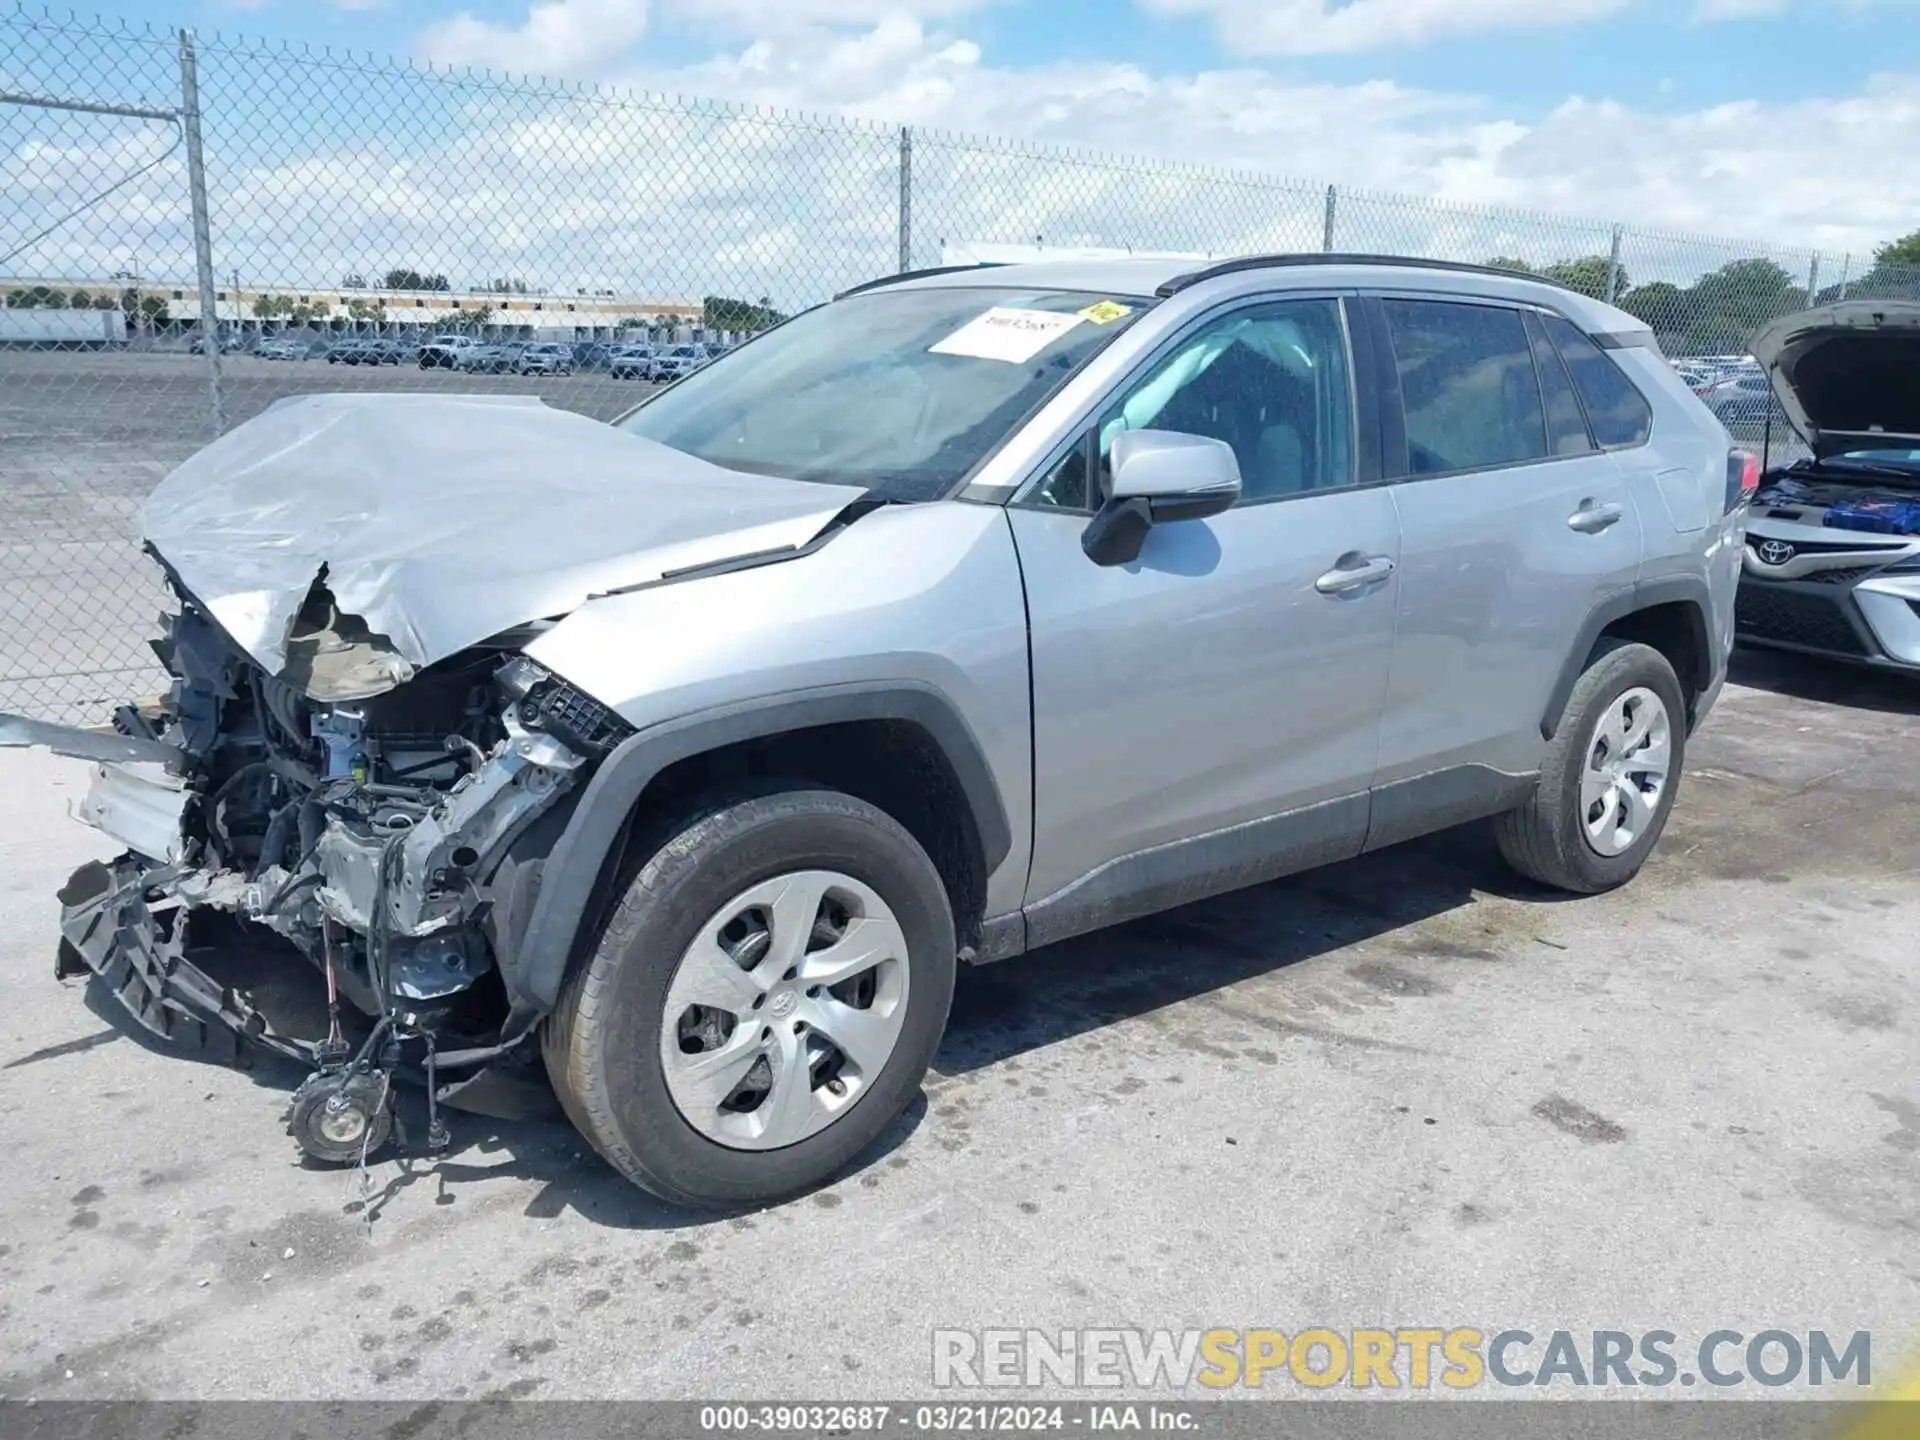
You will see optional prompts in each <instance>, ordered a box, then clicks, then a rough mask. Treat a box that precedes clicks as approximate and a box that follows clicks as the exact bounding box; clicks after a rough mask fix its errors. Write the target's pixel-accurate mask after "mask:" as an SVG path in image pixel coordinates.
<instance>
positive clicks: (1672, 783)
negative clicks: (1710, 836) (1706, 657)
mask: <svg viewBox="0 0 1920 1440" xmlns="http://www.w3.org/2000/svg"><path fill="white" fill-rule="evenodd" d="M1634 690H1646V691H1651V692H1652V693H1653V694H1654V695H1656V696H1658V697H1659V700H1660V702H1661V704H1662V705H1663V706H1664V707H1665V710H1666V717H1667V721H1668V724H1667V746H1668V760H1667V766H1666V776H1665V783H1664V785H1663V786H1662V787H1661V790H1660V793H1659V796H1658V799H1657V800H1656V801H1655V802H1654V805H1653V813H1652V817H1651V819H1650V821H1649V822H1648V823H1646V824H1645V825H1644V826H1643V827H1642V828H1640V829H1639V830H1638V832H1637V833H1636V834H1635V835H1634V837H1633V839H1632V843H1631V844H1628V845H1626V846H1625V848H1624V849H1622V850H1620V851H1619V852H1618V853H1617V854H1606V853H1603V851H1602V850H1601V849H1599V848H1596V845H1595V843H1594V842H1593V841H1591V840H1590V839H1589V837H1588V833H1587V826H1586V823H1585V822H1586V809H1587V807H1586V805H1585V804H1584V803H1583V795H1582V779H1583V774H1584V773H1585V770H1586V766H1587V762H1588V760H1589V757H1591V756H1593V755H1594V754H1595V747H1596V745H1597V744H1598V742H1599V739H1600V727H1601V725H1602V723H1603V722H1604V721H1606V720H1607V718H1608V716H1609V714H1610V712H1611V710H1612V707H1614V706H1615V705H1616V704H1617V703H1618V702H1619V701H1620V700H1621V699H1622V697H1624V696H1626V695H1628V693H1629V692H1631V691H1634ZM1686 730H1687V708H1686V699H1685V697H1684V695H1683V694H1682V692H1681V689H1680V681H1679V679H1678V678H1677V677H1676V676H1675V675H1674V672H1673V666H1672V665H1671V664H1669V663H1668V661H1667V658H1666V656H1664V655H1662V654H1661V653H1660V652H1659V651H1658V650H1655V649H1654V648H1653V647H1652V646H1649V645H1641V644H1636V643H1634V642H1631V641H1626V640H1614V639H1606V640H1602V641H1601V642H1600V643H1599V644H1598V645H1596V646H1595V647H1594V650H1593V655H1592V657H1591V658H1590V659H1589V660H1588V662H1587V668H1586V669H1585V670H1584V671H1582V672H1581V675H1580V678H1579V680H1578V681H1577V682H1576V683H1575V684H1574V687H1573V693H1572V694H1571V695H1569V696H1568V697H1567V708H1566V713H1565V714H1564V715H1563V716H1562V718H1561V722H1560V726H1559V729H1558V730H1556V731H1555V733H1554V737H1553V741H1552V743H1551V744H1549V745H1548V746H1547V753H1546V757H1545V759H1544V760H1543V761H1542V763H1541V766H1540V778H1539V781H1538V782H1537V783H1536V785H1535V787H1534V793H1533V797H1532V799H1531V800H1529V801H1528V802H1527V803H1526V804H1524V805H1522V806H1520V807H1519V808H1517V809H1515V810H1510V811H1508V812H1507V813H1506V814H1504V815H1500V816H1497V817H1496V818H1495V820H1494V825H1493V830H1494V838H1495V840H1496V841H1497V842H1498V844H1499V846H1500V853H1501V854H1502V855H1503V856H1504V857H1505V858H1506V861H1507V863H1508V864H1509V865H1511V866H1512V867H1513V868H1514V869H1515V870H1517V871H1519V872H1520V873H1521V874H1522V875H1524V876H1526V877H1527V878H1528V879H1531V880H1537V881H1539V882H1540V883H1541V884H1543V885H1551V886H1553V887H1554V888H1555V889H1558V890H1567V891H1571V892H1573V893H1574V894H1578V895H1597V894H1600V893H1601V892H1602V891H1606V890H1612V889H1614V888H1616V887H1618V886H1621V885H1624V884H1626V883H1627V881H1629V880H1631V879H1632V878H1633V877H1634V876H1635V875H1637V874H1639V872H1640V867H1641V866H1642V865H1644V864H1645V863H1646V859H1647V856H1648V855H1650V854H1651V853H1652V852H1653V847H1654V846H1655V845H1657V844H1658V843H1659V841H1660V835H1661V832H1662V831H1664V830H1665V829H1666V825H1667V817H1668V816H1669V815H1671V814H1672V813H1673V805H1674V801H1675V799H1676V798H1677V797H1678V795H1679V793H1680V777H1681V775H1682V773H1683V770H1684V767H1685V764H1686V745H1687V733H1686Z"/></svg>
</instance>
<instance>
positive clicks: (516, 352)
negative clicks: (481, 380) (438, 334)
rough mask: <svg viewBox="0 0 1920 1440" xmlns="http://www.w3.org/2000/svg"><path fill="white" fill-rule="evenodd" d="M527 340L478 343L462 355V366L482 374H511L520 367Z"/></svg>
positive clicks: (464, 368)
mask: <svg viewBox="0 0 1920 1440" xmlns="http://www.w3.org/2000/svg"><path fill="white" fill-rule="evenodd" d="M527 343H528V342H527V341H525V340H502V341H496V342H495V343H493V344H491V345H476V346H475V347H474V348H473V349H471V350H468V351H465V352H463V353H462V354H461V356H460V362H459V363H460V368H461V369H462V370H466V371H470V372H473V373H475V374H480V375H510V374H512V373H513V372H514V371H515V370H517V369H518V368H519V365H520V352H521V351H523V350H525V349H526V348H527Z"/></svg>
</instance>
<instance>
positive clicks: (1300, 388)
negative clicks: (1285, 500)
mask: <svg viewBox="0 0 1920 1440" xmlns="http://www.w3.org/2000/svg"><path fill="white" fill-rule="evenodd" d="M1122 430H1177V431H1180V432H1181V433H1183V434H1187V435H1206V436H1209V437H1211V438H1212V439H1215V440H1224V441H1225V442H1226V443H1227V444H1229V445H1231V446H1232V447H1233V453H1234V455H1235V456H1236V457H1237V458H1238V459H1239V461H1240V495H1241V501H1242V503H1245V502H1247V501H1251V500H1270V499H1273V498H1275V497H1278V496H1285V495H1299V494H1303V493H1305V492H1307V491H1311V490H1331V489H1336V488H1338V487H1339V486H1342V485H1349V484H1351V483H1352V482H1353V397H1352V390H1351V385H1350V383H1349V380H1348V369H1347V338H1346V330H1345V327H1344V326H1343V325H1342V323H1341V318H1340V302H1339V301H1338V300H1289V301H1282V302H1278V303H1275V304H1271V305H1261V306H1257V307H1254V308H1250V309H1246V310H1237V311H1235V312H1234V313H1233V314H1231V315H1228V316H1226V317H1224V318H1222V319H1220V320H1216V321H1214V322H1213V323H1211V324H1209V325H1204V326H1202V327H1201V328H1200V329H1199V330H1197V331H1196V332H1194V333H1193V334H1192V335H1190V336H1188V337H1187V338H1186V339H1185V340H1183V341H1181V342H1180V343H1179V344H1178V345H1177V346H1176V347H1175V349H1174V351H1173V353H1172V354H1170V355H1167V356H1164V357H1163V358H1162V359H1160V360H1159V361H1158V362H1157V363H1156V364H1155V365H1154V366H1153V368H1152V369H1151V370H1150V371H1148V372H1147V375H1146V377H1145V378H1144V379H1142V380H1140V381H1138V382H1136V383H1134V384H1133V385H1131V386H1130V387H1129V388H1128V390H1127V391H1126V394H1125V396H1124V398H1123V399H1121V400H1120V401H1119V403H1118V404H1116V405H1114V406H1113V407H1112V408H1111V409H1109V410H1108V411H1107V413H1106V416H1105V417H1104V418H1103V419H1102V421H1101V423H1100V452H1099V453H1100V468H1101V471H1102V473H1103V475H1104V472H1105V470H1106V461H1107V456H1108V454H1109V452H1110V451H1111V450H1112V447H1113V437H1114V436H1116V435H1118V434H1119V433H1120V432H1121V431H1122Z"/></svg>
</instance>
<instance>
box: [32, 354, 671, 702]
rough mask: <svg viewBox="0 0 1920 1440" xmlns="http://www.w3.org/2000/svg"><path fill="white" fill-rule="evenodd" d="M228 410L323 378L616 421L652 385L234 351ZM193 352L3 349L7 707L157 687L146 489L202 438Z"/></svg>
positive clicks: (201, 400)
mask: <svg viewBox="0 0 1920 1440" xmlns="http://www.w3.org/2000/svg"><path fill="white" fill-rule="evenodd" d="M222 363H223V366H224V370H225V376H224V378H225V403H226V409H227V415H228V418H229V421H230V422H232V423H238V422H240V421H242V420H247V419H251V418H252V417H253V416H255V415H257V414H259V413H260V412H261V411H262V410H264V409H266V407H267V406H269V405H271V404H272V403H273V402H274V401H276V400H279V399H282V398H283V397H285V396H288V395H298V394H303V393H306V392H309V391H315V390H365V391H415V392H423V391H440V392H445V391H450V390H460V391H482V392H486V393H492V394H537V395H539V396H541V397H542V398H543V399H545V400H546V401H547V403H548V404H550V405H555V406H558V407H559V408H561V409H565V410H575V411H578V412H580V413H581V414H583V415H593V416H596V417H598V418H600V419H603V420H608V419H612V418H613V417H614V416H616V415H618V414H619V413H620V412H621V411H623V410H625V409H627V408H628V407H629V406H630V405H632V404H633V403H634V402H635V401H636V400H638V399H640V398H641V397H642V396H643V395H645V394H647V393H648V392H649V390H650V389H651V387H650V386H647V385H643V384H640V383H638V382H635V381H631V380H615V379H613V378H611V377H610V376H608V375H607V374H605V373H604V372H600V373H585V374H579V375H566V376H519V375H462V374H459V373H457V372H454V371H449V370H420V369H418V368H416V367H414V366H367V365H329V364H327V363H326V362H324V361H320V360H306V361H273V360H258V359H255V358H254V357H252V356H250V355H230V356H225V357H223V360H222ZM206 375H207V371H206V361H205V360H204V359H202V358H201V357H199V356H197V355H182V354H121V353H115V354H108V353H100V352H89V351H56V352H45V353H41V352H31V351H5V350H0V710H27V711H31V712H32V713H34V714H37V715H43V716H46V717H47V718H50V719H59V720H74V721H91V720H92V719H95V718H97V717H98V716H99V715H100V714H101V713H102V712H103V710H104V709H105V708H107V707H109V706H111V705H112V704H114V703H116V702H117V701H118V700H119V699H121V698H124V697H125V696H126V695H128V694H137V693H140V692H142V691H144V690H151V689H153V688H155V687H157V686H158V685H160V684H161V683H162V676H161V674H160V672H159V671H158V670H157V669H156V668H155V667H154V664H153V656H152V654H151V653H150V652H149V651H148V650H147V648H146V637H147V636H148V635H150V634H151V633H152V632H153V617H154V615H155V614H156V613H157V612H158V611H159V609H160V608H161V606H162V604H163V603H164V599H165V596H164V587H163V586H162V585H161V583H160V578H159V575H158V572H157V571H155V569H154V568H153V567H152V566H151V565H150V564H149V563H148V562H147V561H146V560H145V559H144V558H143V557H142V556H141V554H140V548H139V541H140V537H139V523H138V511H139V505H140V501H141V500H142V499H143V498H144V497H145V495H146V493H147V492H148V491H149V490H151V489H152V488H153V486H154V484H155V482H157V481H158V480H159V479H160V478H161V476H163V475H165V474H166V473H167V472H168V471H169V470H171V469H173V467H174V466H176V465H178V464H179V463H180V462H181V461H182V460H185V459H186V458H187V457H188V456H189V455H191V454H192V453H193V452H194V451H195V450H197V449H199V448H200V447H201V446H202V445H204V444H206V443H207V441H208V439H209V438H211V437H210V433H209V430H208V425H207V415H208V403H207V378H206Z"/></svg>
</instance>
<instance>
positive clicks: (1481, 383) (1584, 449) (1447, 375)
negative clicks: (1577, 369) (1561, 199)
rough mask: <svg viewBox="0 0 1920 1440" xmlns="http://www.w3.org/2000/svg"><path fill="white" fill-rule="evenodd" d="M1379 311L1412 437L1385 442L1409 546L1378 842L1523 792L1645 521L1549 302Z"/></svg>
mask: <svg viewBox="0 0 1920 1440" xmlns="http://www.w3.org/2000/svg"><path fill="white" fill-rule="evenodd" d="M1370 313H1371V315H1372V317H1373V321H1374V325H1375V333H1376V335H1377V337H1378V339H1379V342H1380V345H1381V348H1382V351H1383V353H1384V354H1385V355H1387V356H1388V357H1390V367H1391V368H1390V373H1389V374H1388V375H1386V376H1385V377H1384V382H1385V384H1386V386H1387V387H1388V389H1389V391H1390V398H1391V400H1393V401H1397V407H1396V408H1397V412H1398V416H1399V420H1400V425H1399V427H1398V428H1399V429H1400V430H1401V431H1402V432H1403V433H1401V434H1399V435H1392V434H1390V435H1389V437H1388V439H1387V440H1386V441H1384V442H1383V447H1384V448H1385V449H1386V450H1387V451H1388V454H1387V456H1386V459H1385V461H1384V463H1385V465H1386V467H1387V469H1388V473H1389V474H1390V475H1392V476H1393V477H1394V478H1393V479H1392V480H1391V483H1390V485H1389V487H1388V488H1389V493H1390V494H1391V495H1392V497H1393V502H1394V507H1395V511H1396V514H1397V515H1398V518H1399V525H1400V533H1401V555H1400V593H1399V598H1398V617H1397V618H1398V623H1397V630H1396V635H1395V640H1394V651H1393V665H1392V673H1391V677H1390V679H1389V681H1388V688H1387V702H1386V708H1385V713H1384V716H1383V719H1382V722H1381V730H1380V763H1379V771H1378V776H1377V779H1376V788H1375V794H1374V821H1373V826H1372V830H1371V832H1370V834H1369V836H1368V845H1369V847H1374V846H1378V845H1382V844H1390V843H1393V842H1394V841H1396V840H1399V839H1404V838H1406V837H1407V835H1409V834H1413V833H1418V832H1419V831H1421V830H1424V829H1430V828H1433V827H1434V826H1435V825H1437V824H1439V823H1445V822H1447V821H1450V820H1454V819H1467V818H1471V817H1472V816H1473V815H1475V814H1484V813H1488V812H1490V811H1491V810H1493V809H1497V808H1501V807H1502V806H1504V805H1505V804H1506V803H1508V802H1509V801H1510V800H1511V799H1512V798H1513V797H1514V794H1515V792H1516V789H1517V783H1518V777H1524V776H1526V775H1527V774H1529V773H1530V772H1532V771H1533V770H1535V769H1536V768H1537V766H1538V764H1539V760H1540V755H1541V752H1542V750H1543V748H1544V740H1543V737H1542V734H1541V723H1542V719H1543V716H1544V715H1545V713H1546V711H1547V709H1548V704H1549V700H1550V698H1551V697H1552V695H1553V694H1554V692H1555V689H1556V687H1557V685H1558V684H1559V682H1560V677H1561V675H1562V672H1563V670H1564V669H1565V667H1566V665H1567V663H1568V659H1569V656H1570V654H1571V652H1572V651H1573V650H1574V649H1576V648H1578V647H1580V646H1581V645H1583V644H1584V643H1585V642H1584V641H1583V639H1582V633H1583V630H1584V628H1585V627H1586V624H1587V620H1588V617H1589V616H1590V615H1592V614H1593V612H1594V610H1595V609H1596V608H1597V607H1598V606H1599V604H1600V603H1601V602H1602V601H1603V600H1605V599H1607V598H1608V597H1610V596H1612V595H1614V594H1616V593H1618V592H1621V591H1625V590H1630V589H1631V588H1632V586H1633V583H1634V580H1635V576H1636V573H1637V571H1638V569H1639V565H1640V557H1641V523H1640V517H1639V515H1638V513H1637V512H1636V510H1635V507H1634V503H1633V498H1632V495H1631V493H1630V490H1629V487H1628V485H1627V482H1626V477H1625V475H1624V474H1623V472H1622V470H1621V467H1620V466H1619V465H1618V464H1617V463H1616V461H1615V458H1614V457H1613V456H1612V455H1611V454H1609V453H1607V452H1606V451H1605V450H1603V449H1602V448H1600V446H1599V445H1598V444H1597V443H1596V441H1595V439H1594V436H1593V433H1592V429H1591V426H1590V425H1589V423H1588V420H1587V416H1586V413H1585V411H1584V409H1583V408H1582V406H1581V403H1580V400H1579V397H1578V395H1577V393H1576V390H1575V388H1574V386H1573V384H1572V381H1571V378H1570V376H1569V374H1568V371H1567V368H1566V366H1565V364H1564V362H1563V361H1562V360H1561V359H1560V356H1559V354H1558V353H1557V351H1556V350H1555V348H1554V347H1553V345H1552V344H1550V343H1549V341H1548V339H1547V335H1546V332H1545V330H1544V328H1543V326H1542V318H1543V317H1542V316H1541V315H1540V314H1539V313H1538V312H1536V311H1534V310H1532V309H1530V308H1528V307H1524V306H1518V305H1512V304H1502V303H1499V302H1483V301H1479V300H1466V299H1462V298H1441V297H1438V296H1435V297H1425V296H1421V297H1413V296H1396V295H1383V296H1380V297H1377V298H1376V299H1374V300H1373V301H1372V302H1371V303H1370ZM1562 323H1564V322H1562ZM1391 428H1392V427H1390V429H1391Z"/></svg>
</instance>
